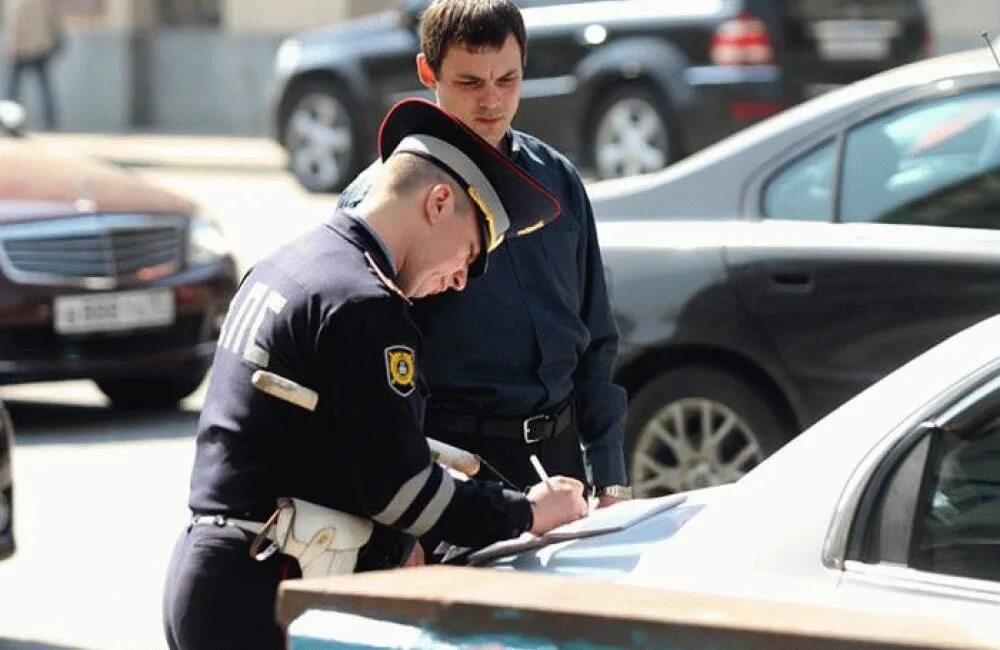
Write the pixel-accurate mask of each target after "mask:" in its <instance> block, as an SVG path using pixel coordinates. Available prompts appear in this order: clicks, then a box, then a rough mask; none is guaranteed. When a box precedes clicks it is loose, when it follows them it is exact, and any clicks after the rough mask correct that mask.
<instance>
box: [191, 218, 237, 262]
mask: <svg viewBox="0 0 1000 650" xmlns="http://www.w3.org/2000/svg"><path fill="white" fill-rule="evenodd" d="M228 254H229V243H228V242H227V241H226V238H225V236H224V235H223V234H222V231H221V230H219V226H217V225H216V223H215V222H214V221H212V220H211V219H206V218H205V217H197V218H195V219H193V220H192V221H191V226H190V232H189V234H188V249H187V260H188V265H189V266H196V265H198V264H209V263H210V262H215V261H216V260H218V259H220V258H223V257H225V256H226V255H228Z"/></svg>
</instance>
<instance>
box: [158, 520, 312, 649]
mask: <svg viewBox="0 0 1000 650" xmlns="http://www.w3.org/2000/svg"><path fill="white" fill-rule="evenodd" d="M253 537H254V535H252V534H251V533H248V532H246V531H243V530H240V529H239V528H234V527H232V526H215V525H212V524H208V525H205V524H200V525H196V526H189V527H188V528H187V529H186V530H185V531H184V532H182V533H181V536H180V539H178V540H177V544H176V545H175V546H174V552H173V555H172V556H171V558H170V570H169V572H168V575H169V576H171V580H170V581H169V582H167V584H166V587H165V589H164V594H163V620H164V625H165V628H166V629H165V632H166V637H167V644H168V645H169V646H170V648H171V650H179V649H184V650H200V649H201V648H206V649H208V648H212V649H214V648H240V649H245V648H254V649H257V648H260V649H262V650H263V649H265V648H283V647H284V636H283V635H282V632H281V629H280V628H279V627H278V624H277V623H276V622H275V599H276V597H277V591H278V583H279V582H280V581H281V580H282V579H283V578H291V577H297V576H298V565H297V564H295V561H294V560H293V559H292V558H290V557H288V556H286V555H281V554H280V553H275V554H274V555H272V556H271V557H269V558H268V559H266V560H264V561H263V562H258V561H257V560H255V559H253V558H252V557H250V554H249V548H250V542H251V541H252V540H253ZM208 639H210V640H211V642H210V643H206V640H208Z"/></svg>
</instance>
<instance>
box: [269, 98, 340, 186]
mask: <svg viewBox="0 0 1000 650" xmlns="http://www.w3.org/2000/svg"><path fill="white" fill-rule="evenodd" d="M286 142H287V145H288V152H289V158H290V161H291V167H292V171H293V172H294V173H295V176H296V177H297V178H298V179H299V180H301V181H302V184H303V185H305V186H306V187H308V188H309V189H310V190H314V191H323V190H327V189H330V188H333V187H335V186H337V185H339V184H340V182H341V180H342V176H343V175H344V174H346V173H347V171H348V165H350V161H351V156H352V153H353V151H354V143H353V142H352V140H351V118H350V115H348V113H347V109H346V108H345V107H344V105H343V104H342V103H341V102H340V101H339V100H337V98H335V97H332V96H330V95H327V94H325V93H311V94H309V95H306V96H305V97H303V98H302V100H301V101H300V102H299V103H298V104H297V105H296V106H295V109H294V110H293V111H292V114H291V115H290V116H289V118H288V127H287V132H286Z"/></svg>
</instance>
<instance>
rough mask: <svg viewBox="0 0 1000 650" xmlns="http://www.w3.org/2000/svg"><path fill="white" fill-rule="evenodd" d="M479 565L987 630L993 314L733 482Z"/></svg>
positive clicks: (994, 459)
mask: <svg viewBox="0 0 1000 650" xmlns="http://www.w3.org/2000/svg"><path fill="white" fill-rule="evenodd" d="M686 496H687V500H686V501H685V502H683V503H682V504H680V505H679V506H677V507H674V508H671V509H668V510H666V511H665V512H662V513H660V514H657V515H655V516H652V517H650V518H648V519H646V520H645V521H642V522H640V523H638V524H636V525H634V526H631V527H629V528H627V529H626V530H624V531H621V532H618V533H614V534H609V535H603V536H596V537H591V538H587V539H579V540H573V541H568V542H561V543H558V544H556V545H552V546H547V547H542V548H537V549H534V550H531V551H528V552H524V553H521V554H519V555H515V556H513V557H509V558H505V559H501V560H499V561H496V562H494V563H493V564H492V566H496V567H503V568H508V569H517V570H527V571H541V572H546V573H555V574H572V575H585V576H587V577H600V578H605V579H609V580H613V581H616V582H626V583H631V584H639V585H648V586H656V587H668V588H672V589H691V590H697V591H712V592H721V593H726V594H741V595H742V594H746V595H758V596H759V595H761V594H762V593H773V594H789V593H796V594H799V595H800V597H799V598H798V599H799V600H811V601H816V602H831V601H835V602H843V603H857V602H859V599H863V600H871V601H872V602H873V603H878V602H882V603H886V602H890V601H896V602H903V601H905V602H906V604H907V606H908V607H912V608H917V609H923V610H925V611H934V610H938V611H940V610H942V609H955V610H969V611H970V612H971V611H979V610H981V613H982V616H983V620H984V622H985V621H987V620H988V621H989V625H990V626H992V628H993V629H994V630H997V631H998V632H1000V316H995V317H993V318H990V319H988V320H986V321H983V322H981V323H979V324H978V325H975V326H973V327H971V328H969V329H967V330H965V331H963V332H961V333H959V334H957V335H955V336H954V337H952V338H950V339H948V340H947V341H945V342H943V343H941V344H940V345H938V346H936V347H934V348H932V349H931V350H930V351H928V352H926V353H924V354H923V355H921V356H920V357H918V358H917V359H915V360H913V361H912V362H910V363H908V364H906V365H905V366H903V367H902V368H900V369H898V370H897V371H896V372H894V373H892V374H891V375H890V376H888V377H886V378H885V379H883V380H882V381H880V382H879V383H877V384H875V385H874V386H872V387H871V388H869V389H868V390H866V391H864V392H862V393H861V394H860V395H858V396H857V397H855V398H854V399H852V400H851V401H849V402H848V403H847V404H845V405H843V406H842V407H841V408H839V409H837V410H836V411H834V412H833V413H831V414H830V415H828V416H827V417H825V418H824V419H822V420H821V421H820V422H818V423H817V424H815V425H814V426H812V427H811V428H809V429H808V430H807V431H805V432H804V433H803V434H801V435H800V436H798V437H797V438H795V439H794V440H792V441H791V442H790V443H788V444H787V445H786V446H785V447H783V448H782V449H781V450H780V451H778V452H777V453H776V454H774V455H773V456H772V457H770V458H768V459H767V460H765V461H764V462H763V463H762V464H761V465H760V466H758V467H757V468H756V469H754V470H752V471H751V472H750V473H748V474H747V475H746V476H745V477H743V478H742V479H741V480H739V481H738V482H737V483H734V484H730V485H724V486H718V487H713V488H707V489H704V490H699V491H694V492H689V493H687V494H686Z"/></svg>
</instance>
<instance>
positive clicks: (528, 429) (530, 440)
mask: <svg viewBox="0 0 1000 650" xmlns="http://www.w3.org/2000/svg"><path fill="white" fill-rule="evenodd" d="M551 419H552V418H551V416H549V415H547V414H545V413H542V414H541V415H532V416H531V417H530V418H525V420H524V422H523V423H522V424H521V430H522V432H523V434H524V442H525V443H526V444H529V445H530V444H534V443H536V442H540V441H542V440H545V439H546V438H551V437H552V435H551V434H550V435H544V434H541V433H540V434H538V435H535V434H533V433H532V425H533V424H534V423H535V422H538V421H539V420H542V421H543V422H548V421H550V420H551Z"/></svg>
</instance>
